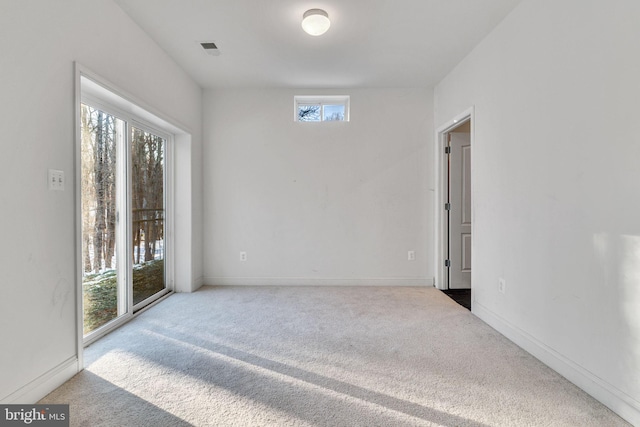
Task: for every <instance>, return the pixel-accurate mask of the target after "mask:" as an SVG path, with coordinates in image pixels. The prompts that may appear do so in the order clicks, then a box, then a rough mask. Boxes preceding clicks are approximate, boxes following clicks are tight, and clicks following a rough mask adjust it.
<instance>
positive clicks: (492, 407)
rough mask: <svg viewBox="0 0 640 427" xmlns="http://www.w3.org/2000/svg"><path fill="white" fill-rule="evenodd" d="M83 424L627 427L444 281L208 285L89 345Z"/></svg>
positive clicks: (74, 383)
mask: <svg viewBox="0 0 640 427" xmlns="http://www.w3.org/2000/svg"><path fill="white" fill-rule="evenodd" d="M85 359H86V366H87V367H86V369H85V370H84V371H83V372H81V373H80V374H78V375H76V376H75V377H74V378H73V379H71V380H70V381H69V382H67V383H66V384H64V385H63V386H62V387H60V388H59V389H57V390H56V391H54V392H53V393H51V394H50V395H49V396H47V397H46V398H45V399H43V400H42V401H41V403H70V404H71V425H72V426H91V427H95V426H188V425H194V426H243V427H244V426H434V425H437V426H510V427H511V426H599V427H600V426H623V425H628V424H627V423H625V422H624V421H623V420H622V419H621V418H619V417H618V416H616V415H615V414H614V413H613V412H611V411H610V410H608V409H607V408H605V407H604V406H603V405H601V404H600V403H598V402H597V401H595V400H594V399H592V398H591V397H589V396H588V395H587V394H586V393H584V392H583V391H581V390H580V389H578V388H577V387H575V386H574V385H572V384H570V383H569V382H567V381H566V380H564V379H563V378H562V377H560V375H558V374H556V373H555V372H554V371H552V370H550V369H548V368H547V367H545V366H544V365H543V364H542V363H540V362H538V361H537V360H536V359H534V358H533V357H532V356H530V355H529V354H527V353H525V352H524V351H522V350H521V349H520V348H518V347H517V346H515V345H514V344H512V343H511V342H509V341H508V340H507V339H506V338H504V337H502V336H501V335H500V334H498V333H497V332H495V331H494V330H493V329H491V328H490V327H489V326H487V325H486V324H484V323H483V322H481V321H480V320H478V319H477V318H476V317H474V316H473V315H472V314H471V313H470V312H469V311H467V310H466V309H464V308H462V307H460V306H458V305H457V304H455V303H454V302H453V301H451V300H450V299H449V298H448V297H447V296H445V295H444V294H442V293H441V292H440V291H438V290H436V289H434V288H385V287H354V288H348V287H330V288H327V287H323V288H316V287H204V288H202V289H201V290H200V291H198V292H195V293H193V294H177V295H172V296H170V297H169V298H168V299H167V300H166V301H164V302H162V303H160V304H159V305H157V306H155V307H153V308H151V309H150V310H148V311H147V312H145V313H143V314H142V315H140V316H139V317H137V318H136V319H134V320H133V321H131V322H129V323H128V324H127V325H125V326H123V327H122V328H120V329H118V330H117V331H115V332H113V333H112V334H110V335H109V336H107V337H105V338H103V339H102V340H100V341H98V342H97V343H95V344H93V345H92V346H91V347H89V348H87V349H86V351H85Z"/></svg>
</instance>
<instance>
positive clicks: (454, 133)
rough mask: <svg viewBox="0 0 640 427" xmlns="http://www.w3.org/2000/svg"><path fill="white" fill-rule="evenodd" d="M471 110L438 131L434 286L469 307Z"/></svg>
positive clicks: (470, 264)
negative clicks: (436, 269)
mask: <svg viewBox="0 0 640 427" xmlns="http://www.w3.org/2000/svg"><path fill="white" fill-rule="evenodd" d="M472 130H473V122H472V111H469V112H467V113H465V114H463V115H462V116H461V117H459V118H456V119H454V120H452V121H451V122H450V123H448V124H447V125H445V126H444V127H442V128H440V129H439V131H438V134H437V141H438V151H439V156H438V157H439V158H441V159H442V161H441V163H440V170H441V174H440V176H441V180H440V181H441V184H440V197H439V201H440V203H439V204H438V218H439V219H440V220H439V221H438V223H439V230H438V235H439V236H440V238H439V248H438V249H439V250H438V251H437V253H438V260H437V262H438V263H439V265H441V269H440V276H439V280H438V282H437V287H438V288H439V289H441V290H442V291H443V292H445V293H446V294H447V295H449V296H450V297H451V298H452V299H454V300H455V301H456V302H457V303H459V304H460V305H462V306H464V307H466V308H467V309H469V310H471V301H472V296H471V289H472V286H471V277H472V274H471V273H472V254H473V239H472V235H473V234H472V181H471V177H472V173H471V166H472V165H471V159H472V155H471V152H472V151H471V146H472V139H473V132H472Z"/></svg>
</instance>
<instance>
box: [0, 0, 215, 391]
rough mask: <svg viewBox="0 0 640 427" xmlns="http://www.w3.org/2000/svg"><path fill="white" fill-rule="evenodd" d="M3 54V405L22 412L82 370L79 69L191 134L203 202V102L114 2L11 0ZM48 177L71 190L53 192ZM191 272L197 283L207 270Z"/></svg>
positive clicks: (2, 8) (0, 40)
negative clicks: (60, 175)
mask: <svg viewBox="0 0 640 427" xmlns="http://www.w3.org/2000/svg"><path fill="white" fill-rule="evenodd" d="M0 53H1V57H2V59H1V61H2V65H1V66H0V93H2V97H1V102H0V129H2V154H1V155H0V206H1V207H2V210H0V219H1V221H0V236H2V237H1V238H2V245H0V268H1V271H2V274H1V275H0V276H1V279H0V280H1V290H2V291H1V292H2V295H1V297H0V324H1V325H2V327H1V328H0V342H1V343H2V344H1V345H0V401H3V402H11V401H19V402H21V403H26V402H27V401H30V400H35V399H38V398H39V397H41V395H42V393H43V392H46V391H48V390H50V389H52V388H53V387H55V385H57V383H58V382H59V381H61V380H63V379H66V377H68V376H69V375H71V374H73V373H74V372H75V370H76V369H77V362H76V358H77V348H76V301H75V296H76V277H75V257H76V252H75V236H74V233H75V218H74V215H75V201H74V175H75V174H74V165H75V159H74V156H75V140H74V127H75V120H74V96H75V94H74V90H75V88H74V61H78V62H79V63H81V64H83V65H84V66H86V67H87V68H89V69H91V70H93V71H94V72H96V73H98V74H99V75H101V76H102V77H103V78H105V79H107V80H109V81H111V82H113V83H114V84H115V85H117V86H118V87H120V88H121V89H123V90H125V91H127V92H129V93H131V94H133V95H135V96H136V97H138V98H139V99H141V100H143V101H144V102H145V103H146V104H148V105H149V106H151V107H153V108H155V109H156V110H157V111H159V112H162V113H163V114H164V115H165V116H167V117H170V118H173V119H175V120H176V121H177V122H178V123H180V124H183V125H185V126H186V127H187V130H188V131H190V132H191V133H192V147H191V149H192V153H191V156H192V162H191V164H189V162H186V163H187V164H186V165H185V162H183V163H182V165H183V170H182V171H179V173H183V174H184V173H186V174H191V178H192V181H193V187H192V191H193V192H195V193H196V194H199V193H200V192H201V184H200V183H201V178H200V174H201V167H200V159H201V154H200V152H201V108H202V107H201V106H202V104H201V100H202V92H201V90H200V88H199V87H198V86H197V85H196V84H195V83H193V82H192V81H191V80H190V79H189V78H188V77H187V76H186V74H185V73H184V72H183V71H182V70H181V69H179V68H178V67H177V65H176V64H175V63H173V62H172V61H171V60H170V59H168V57H167V55H166V54H164V53H163V52H162V51H161V50H160V49H159V48H158V46H156V45H155V44H154V43H153V42H152V41H151V40H150V39H149V38H148V37H147V36H146V35H145V34H144V33H143V32H142V31H141V30H140V29H139V28H138V27H137V26H136V25H134V24H133V22H132V21H131V20H130V19H129V18H128V17H127V16H126V15H125V14H124V13H123V12H122V10H121V9H120V8H118V7H117V6H116V5H115V4H114V3H113V2H112V1H111V0H90V1H87V0H56V1H49V0H4V1H2V2H0ZM183 154H184V153H183ZM50 168H51V169H61V170H63V171H64V172H65V176H66V179H67V183H66V190H65V191H64V192H53V191H49V190H48V188H47V170H48V169H50ZM198 200H199V198H197V197H196V198H194V201H193V209H192V213H191V215H192V216H193V218H192V227H193V232H194V235H195V236H199V235H200V234H201V232H200V225H199V224H198V221H199V220H200V218H201V214H200V213H199V212H198V211H199V209H200V206H199V203H200V202H199V201H198ZM199 241H200V240H199V237H196V239H195V240H194V242H193V243H192V245H193V247H194V249H193V250H194V253H200V252H201V249H200V248H199V247H198V245H199V244H201V243H198V242H199ZM199 262H200V265H198V263H199ZM190 268H191V270H192V272H193V277H194V280H196V281H197V279H198V277H201V276H202V267H201V261H200V260H199V259H198V258H195V259H194V264H193V265H192V266H191V267H190ZM189 286H191V287H193V284H189ZM49 380H50V381H49Z"/></svg>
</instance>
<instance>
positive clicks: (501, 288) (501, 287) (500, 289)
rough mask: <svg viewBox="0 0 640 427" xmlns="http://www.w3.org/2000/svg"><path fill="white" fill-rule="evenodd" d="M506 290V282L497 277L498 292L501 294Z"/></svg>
mask: <svg viewBox="0 0 640 427" xmlns="http://www.w3.org/2000/svg"><path fill="white" fill-rule="evenodd" d="M506 291H507V282H505V280H504V279H503V278H502V277H500V278H499V279H498V292H500V293H501V294H504V293H505V292H506Z"/></svg>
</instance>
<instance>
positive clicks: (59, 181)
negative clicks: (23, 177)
mask: <svg viewBox="0 0 640 427" xmlns="http://www.w3.org/2000/svg"><path fill="white" fill-rule="evenodd" d="M49 190H54V191H64V171H59V170H55V169H49Z"/></svg>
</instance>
